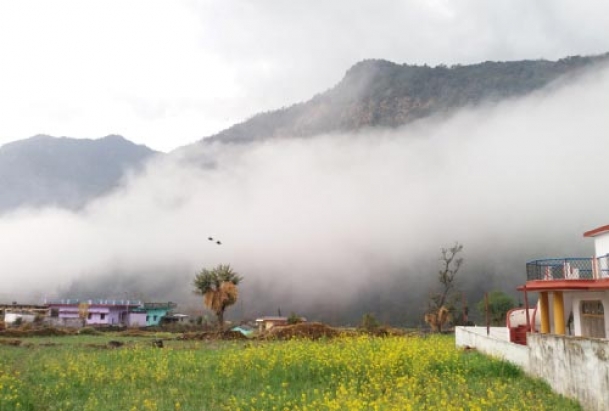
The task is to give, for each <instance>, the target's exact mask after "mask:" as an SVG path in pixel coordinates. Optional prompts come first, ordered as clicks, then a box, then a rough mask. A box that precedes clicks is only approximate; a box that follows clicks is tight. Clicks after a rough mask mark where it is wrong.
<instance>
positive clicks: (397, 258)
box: [0, 65, 609, 325]
mask: <svg viewBox="0 0 609 411" xmlns="http://www.w3.org/2000/svg"><path fill="white" fill-rule="evenodd" d="M472 84H475V83H472ZM608 91H609V70H608V69H607V67H606V66H603V65H600V66H596V67H594V68H592V69H591V70H589V71H587V72H586V73H582V74H580V75H577V76H575V77H574V78H571V79H569V80H568V81H560V80H559V81H558V83H556V82H554V83H553V84H552V85H551V87H549V88H541V89H537V90H536V91H534V92H532V93H528V94H526V95H524V96H519V97H516V96H512V97H510V98H508V99H503V100H497V99H495V100H493V101H492V102H491V103H485V102H484V101H482V100H481V101H480V102H479V103H477V104H473V105H469V104H468V105H467V106H466V107H465V108H462V109H460V110H452V109H451V111H450V113H448V114H446V115H436V116H431V117H427V118H426V119H425V120H423V121H417V122H412V123H408V124H406V125H404V126H400V127H379V128H374V127H366V128H363V129H358V130H357V131H356V132H351V131H341V132H329V133H325V134H319V135H315V136H310V137H309V138H289V137H290V136H289V135H287V134H286V135H285V138H253V139H252V140H253V141H250V142H249V143H248V144H222V143H220V142H219V141H218V140H217V139H216V140H215V142H214V140H209V141H207V142H206V143H204V144H196V145H193V146H189V147H186V148H183V149H181V150H179V151H176V152H174V153H172V154H170V155H167V156H162V157H158V158H154V159H152V160H151V161H149V162H148V163H147V164H146V167H145V168H144V170H143V171H142V173H140V174H139V175H137V176H135V177H133V178H130V179H128V180H127V181H126V182H125V185H124V186H122V187H121V188H120V189H118V190H115V191H113V192H111V193H110V194H108V195H106V196H103V197H99V198H97V199H95V200H94V201H91V202H90V203H89V204H88V205H87V206H86V207H84V208H83V209H81V210H79V211H77V212H74V211H71V210H61V209H40V210H29V211H24V212H19V213H14V214H11V215H5V216H3V217H1V218H0V232H2V233H3V235H2V236H0V249H1V250H10V252H6V253H3V258H1V259H0V272H4V273H7V272H10V273H18V275H15V276H11V277H10V278H6V279H4V280H3V288H2V290H1V292H4V293H6V291H4V290H11V292H12V291H13V290H14V293H13V294H11V295H17V296H22V297H23V298H26V297H28V298H43V297H44V296H47V297H53V296H73V295H74V294H80V295H83V296H97V295H100V296H109V297H110V296H114V295H118V296H121V295H125V294H127V295H132V296H138V297H141V298H147V299H171V300H173V301H177V302H179V303H180V304H181V305H182V306H188V305H191V306H198V307H201V306H202V304H201V301H200V298H197V297H195V296H194V295H193V293H192V286H191V280H192V278H193V276H194V274H195V273H196V272H197V271H198V270H199V269H201V268H202V267H212V266H214V265H216V264H218V263H229V264H231V266H232V267H233V268H234V269H235V270H236V271H238V272H239V273H240V274H241V275H243V276H244V281H243V283H242V285H241V286H240V298H241V301H240V302H239V303H237V304H236V305H235V306H234V307H233V308H231V309H230V310H229V312H228V314H229V315H231V316H233V317H242V316H244V317H249V318H251V317H254V316H257V315H264V314H275V313H276V312H277V309H278V308H281V311H282V313H285V314H289V313H290V312H297V313H299V314H302V315H305V316H307V317H309V318H311V319H322V320H326V321H330V322H333V323H347V322H350V323H355V322H357V320H358V319H359V318H361V315H362V314H363V313H365V312H373V313H374V314H375V315H376V316H377V317H378V318H380V319H381V320H382V321H386V322H391V323H394V324H411V325H412V324H416V323H417V322H420V321H421V314H422V312H423V310H424V309H425V306H426V299H427V295H428V291H429V290H431V288H432V287H433V285H434V284H435V282H436V275H437V270H438V258H439V256H440V248H441V247H448V246H451V245H452V244H454V242H455V241H459V242H461V243H463V244H464V246H465V249H464V253H463V257H464V258H465V264H464V266H463V268H462V271H461V273H460V278H459V283H458V287H459V288H460V289H462V290H464V291H465V292H466V294H467V296H468V298H469V299H470V301H469V302H470V306H471V305H473V304H474V303H475V302H476V299H477V298H480V297H481V295H482V292H483V291H490V290H492V289H503V290H505V291H508V292H509V291H510V290H514V287H515V286H516V285H517V284H521V283H522V282H523V281H524V279H525V277H524V276H525V271H524V264H525V262H526V261H527V260H529V259H533V258H543V257H552V256H558V257H560V256H566V255H568V256H574V255H584V256H586V255H590V254H591V253H592V252H593V247H592V244H591V243H590V242H589V241H588V240H587V239H583V238H581V234H582V233H583V232H584V231H586V230H588V229H590V228H593V227H596V226H599V225H603V224H606V223H607V222H608V220H607V219H608V218H609V217H608V216H607V210H608V209H609V193H608V192H607V191H606V190H603V189H602V185H603V181H602V176H603V175H604V169H605V168H606V166H605V164H606V158H605V157H606V155H605V153H606V152H608V151H609V139H607V135H606V134H607V130H608V129H609V118H608V116H607V115H606V112H607V107H609V92H608ZM353 93H354V94H357V95H361V90H357V91H354V92H353ZM243 124H247V122H246V123H243ZM261 135H262V134H261ZM273 136H274V137H278V135H273ZM282 136H283V134H282ZM299 136H302V135H299ZM297 137H298V136H297ZM208 236H213V237H215V238H218V239H221V240H222V245H221V246H218V245H216V244H215V243H213V242H210V241H208V240H207V237H208ZM17 298H19V297H17Z"/></svg>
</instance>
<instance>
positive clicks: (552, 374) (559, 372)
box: [526, 334, 609, 410]
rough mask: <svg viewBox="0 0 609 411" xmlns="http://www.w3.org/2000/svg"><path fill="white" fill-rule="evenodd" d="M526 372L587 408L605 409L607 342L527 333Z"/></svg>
mask: <svg viewBox="0 0 609 411" xmlns="http://www.w3.org/2000/svg"><path fill="white" fill-rule="evenodd" d="M528 344H529V350H530V351H529V364H528V367H527V369H526V371H527V373H529V374H530V375H532V376H535V377H539V378H543V379H544V380H546V381H547V382H548V383H549V384H550V386H551V387H552V389H553V390H554V391H556V392H558V393H560V394H563V395H565V396H567V397H571V398H575V399H577V400H578V401H579V402H580V403H581V405H582V406H583V407H584V408H585V409H587V410H607V409H609V341H608V340H604V339H603V340H601V339H591V338H577V337H562V336H557V335H551V334H545V335H544V334H529V335H528Z"/></svg>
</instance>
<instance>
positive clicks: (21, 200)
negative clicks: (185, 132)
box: [0, 134, 160, 212]
mask: <svg viewBox="0 0 609 411" xmlns="http://www.w3.org/2000/svg"><path fill="white" fill-rule="evenodd" d="M159 154H160V153H159V152H156V151H154V150H152V149H150V148H148V147H146V146H143V145H137V144H135V143H132V142H131V141H129V140H127V139H125V138H124V137H122V136H119V135H113V134H111V135H108V136H106V137H103V138H100V139H75V138H69V137H52V136H49V135H45V134H38V135H35V136H33V137H30V138H27V139H24V140H18V141H14V142H11V143H7V144H5V145H3V146H1V147H0V193H2V196H0V212H5V211H9V210H12V209H16V208H19V207H22V206H27V207H41V206H56V207H62V208H68V209H79V208H81V207H83V206H84V205H85V204H86V203H87V202H89V201H90V200H91V199H93V198H96V197H98V196H101V195H104V194H106V193H108V192H110V191H111V190H112V189H113V188H115V187H117V186H118V185H119V183H120V180H121V179H122V178H123V177H124V175H125V173H126V172H127V171H129V170H132V171H137V170H139V169H140V168H141V167H143V165H144V164H145V162H146V161H147V160H148V159H150V158H152V157H153V156H158V155H159Z"/></svg>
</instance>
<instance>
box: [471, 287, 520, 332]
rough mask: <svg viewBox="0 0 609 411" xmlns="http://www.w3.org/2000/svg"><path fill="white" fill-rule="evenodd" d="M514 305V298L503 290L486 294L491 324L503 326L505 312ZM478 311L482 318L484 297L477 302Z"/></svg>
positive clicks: (483, 314)
mask: <svg viewBox="0 0 609 411" xmlns="http://www.w3.org/2000/svg"><path fill="white" fill-rule="evenodd" d="M514 307H516V303H515V302H514V299H513V298H512V297H510V296H509V295H507V294H506V293H504V292H503V291H493V292H491V293H489V295H488V312H489V317H490V322H491V325H496V326H505V321H506V320H505V316H506V315H507V312H508V311H509V310H511V309H512V308H514ZM477 308H478V311H479V312H480V313H481V314H482V316H483V318H484V316H485V315H486V314H485V313H486V310H485V301H484V298H483V299H482V300H480V301H479V302H478V304H477Z"/></svg>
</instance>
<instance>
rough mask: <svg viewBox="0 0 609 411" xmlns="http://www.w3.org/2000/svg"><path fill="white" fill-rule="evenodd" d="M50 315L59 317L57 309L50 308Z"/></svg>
mask: <svg viewBox="0 0 609 411" xmlns="http://www.w3.org/2000/svg"><path fill="white" fill-rule="evenodd" d="M51 317H59V309H58V308H51Z"/></svg>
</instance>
